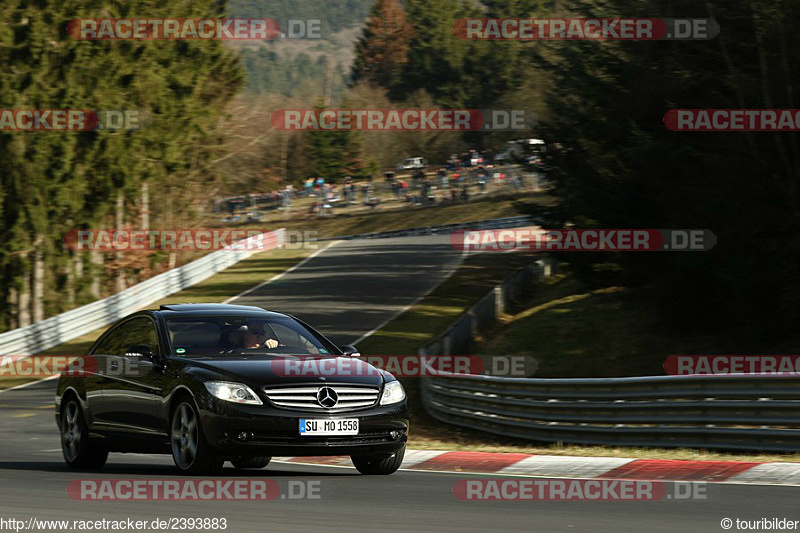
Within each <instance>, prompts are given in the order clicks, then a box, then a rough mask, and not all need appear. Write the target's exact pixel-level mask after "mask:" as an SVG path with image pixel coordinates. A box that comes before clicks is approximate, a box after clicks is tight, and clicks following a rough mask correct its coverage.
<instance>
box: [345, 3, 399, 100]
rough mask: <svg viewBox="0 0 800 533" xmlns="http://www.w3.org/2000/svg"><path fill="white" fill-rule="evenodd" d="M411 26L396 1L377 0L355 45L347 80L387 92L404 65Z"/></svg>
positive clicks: (396, 80)
mask: <svg viewBox="0 0 800 533" xmlns="http://www.w3.org/2000/svg"><path fill="white" fill-rule="evenodd" d="M411 31H412V30H411V25H410V24H408V22H407V21H406V15H405V11H404V10H403V7H402V6H401V5H400V3H399V2H398V1H397V0H377V2H375V5H374V6H373V8H372V13H371V15H370V17H369V19H368V20H367V23H366V26H365V27H364V30H363V32H362V35H361V38H360V39H359V41H358V43H357V44H356V58H355V62H354V64H353V68H352V73H351V80H352V83H353V84H355V83H357V82H359V81H361V80H367V81H369V82H371V83H373V84H375V85H378V86H380V87H384V88H386V89H390V88H392V87H394V86H395V85H396V84H397V83H398V81H399V77H400V74H401V71H402V68H403V66H404V65H405V64H406V62H407V53H408V42H409V40H410V38H411Z"/></svg>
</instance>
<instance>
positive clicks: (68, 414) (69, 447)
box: [61, 397, 108, 469]
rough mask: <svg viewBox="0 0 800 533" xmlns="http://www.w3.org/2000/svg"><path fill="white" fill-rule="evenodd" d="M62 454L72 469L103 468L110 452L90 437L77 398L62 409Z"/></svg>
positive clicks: (72, 399) (66, 403)
mask: <svg viewBox="0 0 800 533" xmlns="http://www.w3.org/2000/svg"><path fill="white" fill-rule="evenodd" d="M61 453H62V454H63V455H64V462H66V463H67V466H68V467H70V468H76V469H86V468H102V467H103V465H104V464H106V460H107V459H108V450H106V449H104V448H103V447H102V446H100V445H99V444H97V443H96V442H95V441H94V440H93V439H92V438H91V437H90V436H89V427H88V426H87V425H86V420H85V419H84V417H83V409H81V404H80V402H79V401H78V399H77V398H74V397H71V398H69V399H67V401H66V402H64V405H63V406H62V408H61Z"/></svg>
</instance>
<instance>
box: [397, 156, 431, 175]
mask: <svg viewBox="0 0 800 533" xmlns="http://www.w3.org/2000/svg"><path fill="white" fill-rule="evenodd" d="M426 166H428V162H427V161H426V160H425V158H424V157H409V158H408V159H405V160H404V161H403V162H402V163H400V164H399V165H397V170H399V171H401V172H402V171H407V170H420V169H423V168H425V167H426Z"/></svg>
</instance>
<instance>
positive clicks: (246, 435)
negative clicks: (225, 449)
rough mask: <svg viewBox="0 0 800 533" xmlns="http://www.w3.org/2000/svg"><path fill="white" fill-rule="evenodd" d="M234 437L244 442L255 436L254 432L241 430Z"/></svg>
mask: <svg viewBox="0 0 800 533" xmlns="http://www.w3.org/2000/svg"><path fill="white" fill-rule="evenodd" d="M234 438H235V439H236V440H240V441H242V442H247V441H249V440H250V439H252V438H253V434H252V433H250V432H249V431H241V432H239V433H237V434H236V437H234Z"/></svg>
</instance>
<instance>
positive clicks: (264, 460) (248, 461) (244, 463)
mask: <svg viewBox="0 0 800 533" xmlns="http://www.w3.org/2000/svg"><path fill="white" fill-rule="evenodd" d="M271 460H272V457H269V456H266V455H260V456H255V457H253V456H240V457H237V458H235V459H231V464H232V465H233V466H235V467H236V468H238V469H240V470H244V469H246V468H264V467H265V466H267V465H268V464H269V462H270V461H271Z"/></svg>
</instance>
